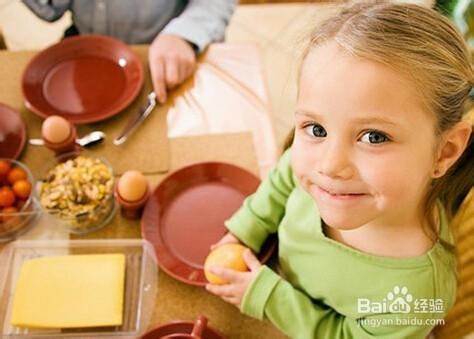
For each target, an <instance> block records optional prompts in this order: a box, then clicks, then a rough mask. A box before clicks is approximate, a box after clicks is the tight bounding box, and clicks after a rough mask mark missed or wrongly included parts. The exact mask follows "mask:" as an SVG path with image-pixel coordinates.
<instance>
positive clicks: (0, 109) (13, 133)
mask: <svg viewBox="0 0 474 339" xmlns="http://www.w3.org/2000/svg"><path fill="white" fill-rule="evenodd" d="M25 142H26V127H25V123H24V122H23V119H22V118H21V115H20V113H19V112H17V111H15V110H14V109H13V108H11V107H9V106H7V105H4V104H1V103H0V158H9V159H16V158H18V156H19V155H20V154H21V151H22V150H23V147H25Z"/></svg>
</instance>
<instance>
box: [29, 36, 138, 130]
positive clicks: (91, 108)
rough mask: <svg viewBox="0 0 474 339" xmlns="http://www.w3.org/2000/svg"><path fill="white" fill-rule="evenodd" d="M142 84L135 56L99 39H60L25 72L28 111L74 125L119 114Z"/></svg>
mask: <svg viewBox="0 0 474 339" xmlns="http://www.w3.org/2000/svg"><path fill="white" fill-rule="evenodd" d="M142 84H143V67H142V63H141V61H140V60H139V58H138V57H137V56H136V55H135V54H134V53H133V52H132V51H131V49H130V48H129V47H128V46H127V45H126V44H124V43H123V42H121V41H119V40H117V39H114V38H110V37H106V36H100V35H81V36H77V37H71V38H67V39H64V40H62V41H61V42H59V43H57V44H55V45H53V46H51V47H49V48H47V49H45V50H44V51H42V52H41V53H39V54H38V55H36V56H35V57H34V58H33V60H31V62H30V63H29V64H28V66H27V67H26V70H25V72H24V73H23V94H24V96H25V100H26V103H25V104H26V106H27V107H28V109H30V110H31V111H33V112H35V113H36V114H38V115H39V116H41V117H45V118H46V117H48V116H49V115H61V116H63V117H64V118H66V119H68V120H69V121H71V122H73V123H78V124H82V123H90V122H95V121H100V120H104V119H106V118H109V117H111V116H113V115H115V114H117V113H119V112H120V111H121V110H123V109H124V108H125V107H127V106H128V105H129V104H130V103H131V102H132V101H133V99H134V98H135V97H136V96H137V94H138V92H139V91H140V88H141V87H142Z"/></svg>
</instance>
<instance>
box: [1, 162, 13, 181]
mask: <svg viewBox="0 0 474 339" xmlns="http://www.w3.org/2000/svg"><path fill="white" fill-rule="evenodd" d="M10 168H11V165H10V162H8V161H6V160H0V179H2V178H5V177H6V176H7V174H8V172H10Z"/></svg>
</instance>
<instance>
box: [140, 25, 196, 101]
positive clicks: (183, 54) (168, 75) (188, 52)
mask: <svg viewBox="0 0 474 339" xmlns="http://www.w3.org/2000/svg"><path fill="white" fill-rule="evenodd" d="M148 60H149V64H150V71H151V78H152V81H153V89H154V91H155V93H156V96H157V98H158V101H159V102H160V103H164V102H165V101H166V98H167V90H168V89H171V88H174V87H176V86H177V85H179V84H181V83H182V82H183V81H184V80H186V79H187V78H188V77H189V76H190V75H191V74H192V73H193V72H194V69H195V67H196V55H195V54H194V51H193V49H192V47H191V45H190V44H189V43H188V42H186V41H185V40H184V39H182V38H180V37H178V36H176V35H171V34H160V35H158V36H157V37H156V38H155V40H153V42H152V44H151V46H150V50H149V52H148Z"/></svg>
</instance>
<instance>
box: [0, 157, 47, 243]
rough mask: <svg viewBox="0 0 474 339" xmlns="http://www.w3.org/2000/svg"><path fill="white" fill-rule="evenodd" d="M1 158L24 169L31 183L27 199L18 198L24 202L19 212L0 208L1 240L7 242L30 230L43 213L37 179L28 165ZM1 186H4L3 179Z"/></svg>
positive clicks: (13, 165)
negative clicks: (36, 187)
mask: <svg viewBox="0 0 474 339" xmlns="http://www.w3.org/2000/svg"><path fill="white" fill-rule="evenodd" d="M0 160H1V161H7V162H9V163H10V165H11V166H12V167H19V168H21V169H23V170H24V171H25V173H26V174H27V179H28V181H29V182H30V184H31V192H30V195H29V196H28V198H27V199H26V200H21V199H17V200H18V201H21V202H22V207H21V209H20V210H19V211H18V212H14V213H2V211H1V209H0V242H6V241H10V240H13V239H15V238H16V237H18V236H19V235H21V234H22V233H24V232H26V231H27V230H29V229H30V228H31V227H32V226H33V225H34V223H35V221H36V220H37V218H38V216H39V215H40V214H41V207H40V206H39V204H38V201H37V197H36V190H35V181H34V178H33V175H32V174H31V171H30V170H29V169H28V167H26V166H25V165H24V164H23V163H21V162H19V161H16V160H13V159H0ZM0 186H2V183H1V180H0Z"/></svg>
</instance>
